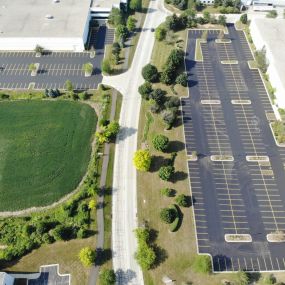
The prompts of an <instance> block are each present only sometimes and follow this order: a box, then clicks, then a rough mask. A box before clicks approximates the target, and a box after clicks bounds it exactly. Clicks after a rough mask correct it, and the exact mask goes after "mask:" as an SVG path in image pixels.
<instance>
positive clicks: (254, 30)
mask: <svg viewBox="0 0 285 285" xmlns="http://www.w3.org/2000/svg"><path fill="white" fill-rule="evenodd" d="M250 32H251V36H252V40H253V42H254V44H255V47H256V48H257V49H258V50H260V49H262V48H263V47H265V49H266V57H267V59H268V62H269V66H268V69H267V73H268V76H269V80H270V83H271V85H272V87H273V88H275V89H276V92H275V96H276V103H277V105H278V107H280V108H285V96H284V94H285V86H284V85H285V82H284V84H283V83H282V80H281V78H280V75H279V73H278V71H277V69H276V67H275V60H274V56H273V54H272V52H271V50H270V48H269V46H268V44H267V43H266V42H265V41H264V39H263V37H262V33H261V31H260V29H259V28H258V26H257V24H256V22H255V21H254V20H253V21H251V24H250Z"/></svg>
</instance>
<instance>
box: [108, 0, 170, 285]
mask: <svg viewBox="0 0 285 285" xmlns="http://www.w3.org/2000/svg"><path fill="white" fill-rule="evenodd" d="M169 14H170V13H169V12H168V11H167V10H166V9H165V8H164V4H163V0H151V1H150V4H149V8H148V11H147V15H146V18H145V22H144V26H143V27H142V32H141V35H140V39H139V41H138V45H137V48H136V52H135V55H134V58H133V62H132V65H131V67H130V69H129V70H128V71H127V72H125V73H123V74H121V75H117V76H104V77H103V84H106V85H109V86H112V87H113V88H115V89H117V90H118V91H120V93H121V94H122V95H123V101H122V107H121V114H120V121H119V123H120V126H121V131H120V133H119V134H118V136H117V141H116V149H115V161H114V175H113V195H112V250H113V267H114V270H115V272H116V275H117V284H120V285H121V284H135V285H142V284H144V281H143V274H142V271H141V269H140V267H139V265H138V264H137V262H136V260H135V258H134V255H135V252H136V249H137V241H136V238H135V235H134V232H133V231H134V229H136V228H137V227H138V220H137V193H136V189H137V176H136V170H135V168H134V167H133V163H132V158H133V154H134V152H135V151H136V150H137V130H138V124H139V113H140V105H141V98H140V95H139V93H138V87H139V86H140V85H141V84H142V83H143V78H142V76H141V70H142V68H143V66H145V65H146V64H147V63H149V62H150V59H151V53H152V49H153V46H154V33H153V32H152V31H151V29H152V28H156V27H157V26H159V25H160V24H161V23H162V22H164V20H165V18H166V16H168V15H169Z"/></svg>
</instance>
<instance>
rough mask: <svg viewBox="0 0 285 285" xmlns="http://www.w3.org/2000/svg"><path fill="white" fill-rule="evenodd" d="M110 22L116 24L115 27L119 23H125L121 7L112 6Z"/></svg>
mask: <svg viewBox="0 0 285 285" xmlns="http://www.w3.org/2000/svg"><path fill="white" fill-rule="evenodd" d="M108 22H109V23H110V24H112V25H114V26H115V27H116V26H118V25H122V24H123V23H124V16H123V12H122V11H121V9H118V8H112V10H111V13H110V15H109V19H108Z"/></svg>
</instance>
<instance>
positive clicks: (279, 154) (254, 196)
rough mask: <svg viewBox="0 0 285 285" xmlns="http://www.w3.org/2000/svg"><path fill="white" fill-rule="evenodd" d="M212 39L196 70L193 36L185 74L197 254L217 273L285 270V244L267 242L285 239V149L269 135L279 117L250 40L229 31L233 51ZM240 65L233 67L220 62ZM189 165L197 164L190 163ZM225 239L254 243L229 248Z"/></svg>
mask: <svg viewBox="0 0 285 285" xmlns="http://www.w3.org/2000/svg"><path fill="white" fill-rule="evenodd" d="M217 34H218V33H217V31H214V32H213V33H212V34H211V32H209V38H208V42H207V43H203V44H201V49H202V53H203V61H202V62H194V59H195V46H196V39H197V38H199V37H200V36H201V31H200V30H198V31H189V39H188V53H187V57H186V67H187V73H188V79H189V81H188V83H189V85H188V86H189V89H190V90H189V94H190V97H189V98H186V99H183V100H182V109H183V110H182V113H183V122H184V131H185V139H186V148H187V153H188V155H190V154H191V153H192V152H193V151H196V152H197V161H188V168H189V174H190V182H191V191H192V195H193V208H194V214H195V224H196V231H197V241H198V251H199V252H200V253H208V254H210V255H211V256H212V257H213V266H214V270H215V271H239V270H247V271H271V270H285V260H284V258H283V256H285V248H284V245H283V244H282V243H272V242H268V241H267V234H269V233H275V232H276V231H277V232H279V231H285V206H284V205H285V193H284V191H282V189H283V185H284V184H285V149H283V148H278V147H277V146H276V144H275V141H274V139H273V136H272V132H271V130H270V126H269V124H270V122H272V121H273V120H274V119H275V115H274V112H273V109H272V106H271V104H270V100H269V98H268V95H267V93H266V90H265V87H264V85H263V82H262V79H261V77H260V74H259V72H258V70H251V69H249V67H248V64H247V61H248V60H251V59H252V55H251V53H250V50H249V47H248V44H247V43H246V41H245V37H244V35H243V34H241V33H240V32H237V31H235V30H234V29H233V27H232V26H230V27H229V36H228V37H229V38H230V39H231V40H232V41H231V43H227V44H219V43H217V42H215V37H216V36H217ZM229 60H235V62H221V61H229ZM191 159H192V157H191ZM225 234H228V235H231V236H232V237H233V236H235V235H247V236H250V238H251V241H249V242H245V241H241V240H239V238H240V237H237V236H235V238H237V239H238V240H234V242H233V241H226V240H225Z"/></svg>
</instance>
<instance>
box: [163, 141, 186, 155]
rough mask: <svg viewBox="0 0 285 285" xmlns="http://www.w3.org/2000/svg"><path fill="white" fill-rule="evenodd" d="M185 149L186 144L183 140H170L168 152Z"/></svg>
mask: <svg viewBox="0 0 285 285" xmlns="http://www.w3.org/2000/svg"><path fill="white" fill-rule="evenodd" d="M184 149H185V144H184V143H183V142H181V141H170V142H169V143H168V147H167V149H166V151H165V152H166V153H171V152H178V151H181V150H184Z"/></svg>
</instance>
